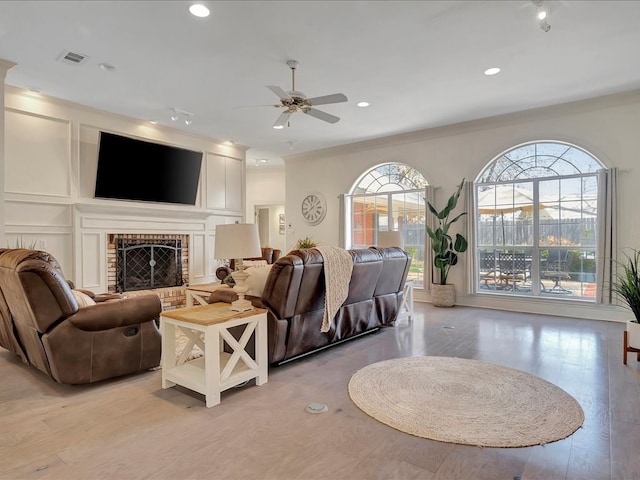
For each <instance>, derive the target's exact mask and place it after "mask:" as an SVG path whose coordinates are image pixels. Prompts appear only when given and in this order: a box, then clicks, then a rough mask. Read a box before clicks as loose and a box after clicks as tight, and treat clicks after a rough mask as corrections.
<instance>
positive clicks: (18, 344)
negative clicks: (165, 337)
mask: <svg viewBox="0 0 640 480" xmlns="http://www.w3.org/2000/svg"><path fill="white" fill-rule="evenodd" d="M161 310H162V306H161V303H160V299H159V298H158V297H157V296H156V295H154V294H151V295H144V296H139V297H135V298H121V299H110V300H106V301H104V302H101V303H96V304H95V305H89V306H85V307H82V308H81V307H79V305H78V302H77V301H76V298H75V297H74V294H73V292H72V291H71V288H70V286H69V284H68V282H67V281H66V280H65V279H64V277H63V275H62V270H61V269H60V266H59V264H58V262H57V261H56V260H55V258H53V257H52V256H51V255H50V254H48V253H46V252H42V251H37V250H26V249H6V250H0V346H2V347H4V348H6V349H8V350H10V351H12V352H13V353H15V354H16V355H17V356H18V357H19V358H20V359H21V360H22V361H23V362H24V363H26V364H28V365H31V366H32V367H35V368H37V369H38V370H40V371H41V372H43V373H45V374H46V375H49V376H50V377H52V378H53V379H54V380H55V381H57V382H59V383H66V384H82V383H91V382H97V381H99V380H103V379H106V378H111V377H116V376H119V375H126V374H129V373H134V372H138V371H142V370H148V369H150V368H152V367H155V366H157V365H158V364H159V363H160V352H161V340H160V332H159V331H158V328H157V326H156V323H155V322H154V320H157V319H158V317H159V315H160V312H161Z"/></svg>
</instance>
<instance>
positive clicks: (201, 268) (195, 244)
mask: <svg viewBox="0 0 640 480" xmlns="http://www.w3.org/2000/svg"><path fill="white" fill-rule="evenodd" d="M189 238H190V239H191V243H190V245H189V255H190V257H189V283H191V284H197V283H203V282H204V281H205V280H206V279H207V276H208V275H209V274H210V270H209V269H208V268H207V267H208V266H207V260H206V259H207V255H206V253H207V248H206V240H207V235H206V234H199V233H197V234H193V235H191V236H190V237H189ZM209 263H210V262H209Z"/></svg>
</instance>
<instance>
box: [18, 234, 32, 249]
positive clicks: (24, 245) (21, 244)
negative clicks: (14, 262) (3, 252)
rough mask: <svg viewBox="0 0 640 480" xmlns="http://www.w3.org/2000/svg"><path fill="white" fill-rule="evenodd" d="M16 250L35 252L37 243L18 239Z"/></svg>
mask: <svg viewBox="0 0 640 480" xmlns="http://www.w3.org/2000/svg"><path fill="white" fill-rule="evenodd" d="M14 248H26V249H27V250H35V248H36V241H35V240H29V241H27V240H25V239H24V238H22V237H18V238H16V246H15V247H14Z"/></svg>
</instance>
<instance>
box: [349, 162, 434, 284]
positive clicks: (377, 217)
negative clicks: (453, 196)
mask: <svg viewBox="0 0 640 480" xmlns="http://www.w3.org/2000/svg"><path fill="white" fill-rule="evenodd" d="M426 186H427V181H426V180H425V178H424V177H423V176H422V174H421V173H420V172H418V171H416V170H414V169H413V168H411V167H409V166H407V165H403V164H401V163H386V164H383V165H379V166H377V167H374V168H372V169H371V170H369V171H368V172H366V173H364V174H363V175H362V176H361V177H360V178H359V179H358V180H357V181H356V183H355V184H354V186H353V187H352V189H351V191H350V192H349V194H347V195H346V196H345V199H346V202H347V204H346V210H347V212H348V215H347V218H346V220H347V221H346V224H347V225H346V228H345V232H346V234H347V235H346V237H347V241H346V244H347V246H348V247H349V248H366V247H369V246H372V245H378V232H381V231H399V232H401V235H402V247H403V248H404V249H405V250H406V251H408V252H411V254H412V255H413V261H412V264H411V271H410V273H409V278H410V279H412V280H414V281H415V282H416V283H415V286H416V287H417V288H421V287H422V286H423V285H424V241H425V239H424V235H425V201H424V198H425V187H426Z"/></svg>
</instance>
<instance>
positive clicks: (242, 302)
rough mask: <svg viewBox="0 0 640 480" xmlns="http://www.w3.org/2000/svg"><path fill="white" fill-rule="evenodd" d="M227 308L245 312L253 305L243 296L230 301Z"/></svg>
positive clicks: (251, 308)
mask: <svg viewBox="0 0 640 480" xmlns="http://www.w3.org/2000/svg"><path fill="white" fill-rule="evenodd" d="M243 296H244V295H243ZM229 310H231V311H233V312H246V311H247V310H253V305H251V302H250V301H249V300H247V299H245V298H243V299H238V300H235V301H233V302H231V306H230V307H229Z"/></svg>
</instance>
